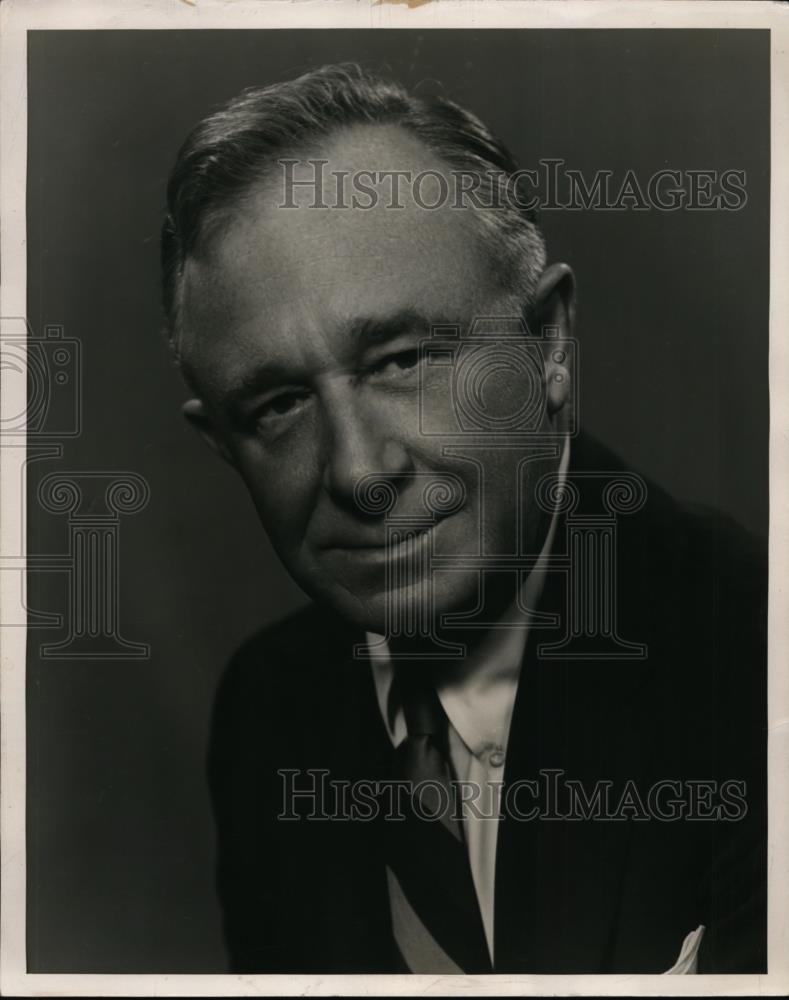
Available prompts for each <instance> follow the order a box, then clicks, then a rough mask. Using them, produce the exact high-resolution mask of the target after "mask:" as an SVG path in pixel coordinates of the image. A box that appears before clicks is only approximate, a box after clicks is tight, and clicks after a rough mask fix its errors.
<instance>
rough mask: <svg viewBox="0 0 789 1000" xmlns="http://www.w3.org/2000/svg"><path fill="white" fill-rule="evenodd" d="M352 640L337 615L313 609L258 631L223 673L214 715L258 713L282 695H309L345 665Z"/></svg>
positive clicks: (304, 610) (241, 647) (243, 645)
mask: <svg viewBox="0 0 789 1000" xmlns="http://www.w3.org/2000/svg"><path fill="white" fill-rule="evenodd" d="M353 640H354V636H353V634H352V633H351V631H350V629H349V628H348V627H347V626H345V625H344V624H343V623H342V622H341V621H340V620H339V619H338V617H337V616H336V615H334V614H332V613H331V612H330V611H328V610H326V609H324V608H321V607H319V606H317V605H315V604H310V605H308V606H307V607H304V608H300V609H299V610H297V611H295V612H293V613H292V614H290V615H288V616H287V617H285V618H283V619H280V620H279V621H277V622H274V623H273V624H271V625H268V626H266V627H265V628H261V629H259V630H258V631H257V632H254V633H253V634H252V635H250V636H248V637H247V638H246V639H245V640H244V641H243V642H242V643H241V644H240V645H239V647H238V648H237V649H236V651H235V652H234V653H233V655H232V657H231V658H230V660H229V662H228V664H227V666H226V667H225V669H224V672H223V674H222V677H221V679H220V683H219V687H218V689H217V696H216V710H215V714H219V713H221V712H222V710H223V709H226V708H229V707H230V706H231V705H232V706H234V708H236V709H238V708H241V707H242V706H243V705H244V704H247V705H250V706H251V707H254V709H255V710H257V711H258V712H260V711H261V708H262V707H263V706H265V705H266V704H268V703H269V702H270V701H272V700H275V701H276V702H277V703H278V704H281V698H282V695H283V694H286V693H288V692H291V691H292V692H294V693H296V692H298V691H301V692H302V693H303V692H304V691H305V690H310V688H311V687H312V686H313V681H314V679H315V678H317V677H319V676H320V675H321V674H323V673H325V668H326V666H327V665H328V664H329V663H331V662H337V661H339V660H342V658H343V657H344V656H346V655H347V653H348V651H349V650H350V648H351V645H352V643H353Z"/></svg>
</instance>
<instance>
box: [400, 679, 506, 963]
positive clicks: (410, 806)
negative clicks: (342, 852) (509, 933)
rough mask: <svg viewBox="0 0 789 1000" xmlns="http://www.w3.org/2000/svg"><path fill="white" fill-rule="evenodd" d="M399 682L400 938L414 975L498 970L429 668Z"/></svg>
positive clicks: (444, 720) (444, 722)
mask: <svg viewBox="0 0 789 1000" xmlns="http://www.w3.org/2000/svg"><path fill="white" fill-rule="evenodd" d="M395 684H396V685H397V689H398V691H399V694H400V698H401V701H402V705H403V712H404V715H405V721H406V728H407V730H408V736H407V738H406V739H405V740H404V741H403V742H402V743H401V744H400V746H399V747H398V748H397V750H396V751H395V755H394V756H395V759H394V775H393V777H394V778H395V779H398V780H402V781H406V782H408V785H409V788H411V789H413V795H412V796H403V800H402V801H403V805H404V809H403V812H404V814H405V819H404V820H401V821H398V820H387V821H386V824H385V825H386V832H385V842H386V858H387V878H388V882H389V898H390V904H391V911H392V925H393V932H394V936H395V941H396V943H397V946H398V950H399V953H400V956H401V958H402V960H403V964H404V967H405V970H407V971H410V972H414V973H459V972H469V973H485V972H488V973H489V972H491V964H490V958H489V955H488V950H487V945H486V942H485V931H484V927H483V923H482V916H481V914H480V910H479V904H478V902H477V894H476V891H475V889H474V882H473V879H472V876H471V867H470V865H469V859H468V850H467V847H466V843H465V838H464V836H463V823H462V819H461V818H459V813H458V811H457V804H456V799H455V795H454V794H453V792H454V789H453V786H452V784H451V781H452V771H451V766H450V762H449V752H448V744H447V730H448V720H447V717H446V714H445V712H444V710H443V708H442V707H441V702H440V701H439V699H438V695H437V694H436V692H435V688H434V687H433V685H432V683H431V682H430V679H429V672H428V670H427V669H426V668H425V667H424V665H423V664H413V665H408V666H405V667H399V668H398V671H397V675H396V678H395Z"/></svg>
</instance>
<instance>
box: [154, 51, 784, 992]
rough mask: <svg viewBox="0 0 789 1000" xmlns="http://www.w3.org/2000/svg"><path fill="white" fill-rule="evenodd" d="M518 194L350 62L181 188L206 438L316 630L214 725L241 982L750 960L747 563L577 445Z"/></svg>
mask: <svg viewBox="0 0 789 1000" xmlns="http://www.w3.org/2000/svg"><path fill="white" fill-rule="evenodd" d="M517 178H518V175H517V167H516V164H515V163H514V162H513V160H512V157H511V155H510V154H509V153H508V151H507V150H506V149H505V147H504V146H503V145H502V144H501V143H500V142H499V141H498V140H497V139H496V138H495V137H494V136H493V135H492V134H491V133H490V132H489V130H488V129H487V128H486V127H485V125H484V124H483V123H482V122H480V121H479V120H478V119H477V118H476V117H474V116H473V115H472V114H470V113H469V112H467V111H465V110H464V109H462V108H460V107H458V106H457V105H455V104H453V103H451V102H449V101H447V100H444V99H441V100H427V99H424V98H420V97H415V96H412V95H409V94H408V93H407V92H406V91H404V90H403V89H402V88H401V87H399V86H398V85H396V84H394V83H391V82H387V81H382V80H379V79H377V78H374V77H372V76H370V75H367V74H365V73H363V72H362V71H361V70H359V69H358V68H356V67H354V66H337V67H326V68H324V69H322V70H319V71H316V72H313V73H310V74H307V75H306V76H303V77H301V78H299V79H296V80H293V81H290V82H286V83H282V84H278V85H276V86H273V87H269V88H267V89H262V90H252V91H248V92H245V93H244V94H242V95H241V96H239V97H238V98H237V99H235V100H234V101H232V102H231V103H230V104H229V105H228V106H227V107H225V108H224V109H222V110H220V111H218V112H217V113H215V114H213V115H211V116H210V117H209V118H207V119H206V120H205V121H203V122H202V123H200V124H199V125H198V126H197V127H196V128H195V130H194V131H193V132H192V133H191V135H190V136H189V137H188V139H187V141H186V143H185V144H184V146H183V148H182V149H181V151H180V153H179V156H178V160H177V162H176V165H175V168H174V170H173V173H172V176H171V180H170V185H169V189H168V216H167V219H166V222H165V226H164V230H163V242H162V249H163V273H164V300H165V309H166V315H167V321H168V327H169V334H170V338H171V343H172V346H173V350H174V354H175V357H176V360H177V362H178V364H179V366H180V368H181V370H182V372H183V375H184V377H185V379H186V382H187V384H188V386H189V388H190V390H191V392H192V398H190V399H189V400H188V402H187V403H186V404H185V405H184V413H185V416H186V417H187V419H188V420H189V421H190V423H192V424H193V425H194V426H195V427H196V428H197V430H198V431H199V432H200V433H201V434H202V435H203V437H204V438H205V439H206V441H207V442H208V443H209V444H210V445H211V447H212V448H214V449H215V450H216V451H217V452H218V453H219V454H220V455H221V456H222V457H223V458H225V459H226V460H227V461H228V462H230V463H231V464H232V465H233V466H234V467H235V468H236V469H237V470H238V472H239V474H240V475H241V477H242V479H243V481H244V483H245V484H246V486H247V488H248V490H249V492H250V495H251V497H252V499H253V502H254V504H255V506H256V509H257V511H258V513H259V515H260V519H261V521H262V523H263V525H264V527H265V529H266V531H267V532H268V534H269V537H270V539H271V541H272V543H273V545H274V547H275V549H276V551H277V553H278V554H279V556H280V558H281V559H282V562H283V563H284V565H285V566H286V568H287V569H288V571H289V572H290V573H291V574H292V576H293V578H294V579H295V580H296V581H297V582H298V584H299V585H300V586H301V587H302V588H303V590H304V591H305V592H306V593H307V594H308V595H309V596H310V597H311V598H312V599H313V602H314V603H313V604H312V606H310V607H309V608H307V609H306V610H304V611H302V612H299V613H298V614H296V615H295V616H293V617H291V618H290V619H288V620H287V621H285V622H282V623H280V624H277V625H275V626H273V627H271V628H269V629H266V630H264V631H262V632H261V633H259V634H258V635H256V636H254V637H252V638H251V639H249V640H248V641H247V642H246V643H245V644H244V645H243V646H242V647H241V649H240V650H239V652H238V653H237V655H236V656H235V657H234V659H233V661H232V662H231V664H230V666H229V667H228V670H227V672H226V674H225V677H224V679H223V682H222V685H221V688H220V691H219V694H218V697H217V703H216V711H215V716H214V723H213V733H212V746H211V757H210V776H211V786H212V793H213V797H214V803H215V808H216V815H217V823H218V832H219V861H218V885H219V891H220V895H221V899H222V903H223V906H224V911H225V927H226V935H227V942H228V947H229V951H230V954H231V959H232V967H233V968H234V969H236V970H238V971H244V972H318V973H331V972H407V971H410V972H417V973H419V972H425V973H439V972H449V973H451V972H456V973H457V972H468V973H484V972H507V973H514V972H534V973H541V972H542V973H612V972H630V973H634V972H655V973H662V972H675V973H682V972H693V971H697V970H699V971H721V972H726V971H731V972H754V971H760V970H763V969H764V963H765V957H764V948H765V941H764V938H765V928H764V920H765V915H764V881H765V865H764V839H765V825H764V803H765V789H764V755H765V741H764V723H765V702H764V677H765V661H766V654H765V627H766V611H765V608H766V577H765V571H764V567H763V561H762V556H761V553H760V552H759V550H758V547H757V546H755V545H754V544H753V542H752V541H751V540H750V539H749V538H748V537H746V536H745V533H744V532H741V531H740V530H739V529H738V528H737V527H736V526H735V525H733V524H731V523H730V522H728V521H726V520H725V519H724V518H722V517H721V516H719V515H716V514H715V513H714V512H712V511H695V510H694V511H691V510H688V509H685V508H683V507H681V506H679V505H678V504H677V503H675V502H674V501H673V500H671V499H670V498H669V497H667V496H666V495H665V494H664V493H663V492H662V491H661V490H660V489H659V488H658V487H657V486H654V485H653V484H647V483H645V482H644V480H643V479H641V477H639V476H637V475H635V474H633V473H631V472H630V471H628V470H626V469H624V468H623V466H622V464H621V462H619V460H618V459H616V458H615V456H613V455H612V454H610V453H609V452H608V451H606V450H605V449H604V448H602V447H601V446H599V445H597V444H595V443H594V442H592V441H590V440H589V439H588V438H586V437H585V436H584V435H583V434H579V433H578V426H577V395H578V386H577V381H578V370H577V366H576V365H575V350H574V341H573V329H572V327H573V321H574V281H573V276H572V272H571V271H570V269H569V268H568V267H567V266H566V265H565V264H547V263H546V252H545V243H544V240H543V237H542V235H541V233H540V231H539V229H538V227H537V224H536V220H535V218H534V216H533V214H532V213H531V211H530V209H529V207H528V206H527V205H526V204H525V202H524V200H523V199H521V198H519V193H518V185H517V183H516V181H517ZM637 335H638V331H636V330H634V331H633V336H634V337H635V336H637ZM595 391H600V387H595ZM622 419H628V415H627V414H626V413H623V414H622ZM403 790H405V792H404V794H403Z"/></svg>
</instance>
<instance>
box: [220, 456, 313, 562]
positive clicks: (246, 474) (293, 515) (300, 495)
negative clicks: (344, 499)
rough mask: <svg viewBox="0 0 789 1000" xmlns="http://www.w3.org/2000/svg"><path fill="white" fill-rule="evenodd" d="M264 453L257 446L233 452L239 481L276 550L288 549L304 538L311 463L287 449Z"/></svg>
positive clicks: (310, 505) (310, 498)
mask: <svg viewBox="0 0 789 1000" xmlns="http://www.w3.org/2000/svg"><path fill="white" fill-rule="evenodd" d="M279 451H280V450H279V449H276V450H275V452H276V453H275V452H272V453H267V452H264V451H263V449H262V448H260V447H259V446H258V445H257V444H247V445H244V446H242V447H241V448H238V449H236V461H237V465H238V470H239V472H240V474H241V478H242V479H243V480H244V483H245V485H246V487H247V489H248V490H249V493H250V496H251V497H252V501H253V503H254V505H255V509H256V510H257V512H258V516H259V518H260V520H261V523H262V524H263V527H264V528H265V529H266V532H267V533H268V534H269V537H270V539H271V542H272V544H273V545H274V547H275V549H277V550H292V549H293V547H294V545H295V544H296V543H297V542H299V541H300V540H301V539H302V538H303V537H304V528H305V525H306V524H307V522H308V521H309V518H310V514H311V512H312V509H313V506H314V502H315V495H316V490H317V484H316V476H315V474H313V473H312V472H311V471H310V470H311V468H312V465H311V463H309V462H308V461H303V460H301V458H300V456H299V454H298V453H297V452H296V451H294V450H293V449H290V450H288V451H287V453H285V454H280V453H279Z"/></svg>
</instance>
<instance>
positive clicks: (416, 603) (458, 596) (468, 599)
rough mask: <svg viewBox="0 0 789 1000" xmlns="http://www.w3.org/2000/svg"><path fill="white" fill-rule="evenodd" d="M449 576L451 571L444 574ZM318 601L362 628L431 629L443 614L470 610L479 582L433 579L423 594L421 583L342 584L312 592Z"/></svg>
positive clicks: (402, 632)
mask: <svg viewBox="0 0 789 1000" xmlns="http://www.w3.org/2000/svg"><path fill="white" fill-rule="evenodd" d="M446 576H447V577H451V576H452V574H446ZM314 597H315V599H316V600H317V601H319V602H320V603H321V604H324V605H327V604H328V605H330V606H331V607H333V608H334V610H335V611H336V612H337V613H338V614H339V615H340V617H342V618H343V619H344V620H345V621H347V622H349V623H350V624H351V625H354V626H356V627H357V628H359V629H363V630H364V631H365V632H374V633H376V634H377V635H385V636H386V635H389V636H394V635H401V636H404V637H405V636H406V635H410V634H414V635H416V636H419V635H422V636H424V635H429V634H431V633H433V631H434V629H435V627H436V624H437V622H438V621H439V620H440V618H441V617H442V616H443V615H446V614H452V613H457V612H473V611H474V610H475V609H476V607H477V600H478V584H477V578H476V575H474V576H473V578H471V579H468V580H466V579H464V580H460V579H454V580H453V579H435V580H434V586H433V593H432V595H430V597H432V600H431V599H430V597H426V588H425V587H423V586H419V585H416V586H413V585H412V586H409V587H406V588H402V589H400V590H396V591H387V590H385V589H383V588H382V589H378V590H376V591H369V590H368V591H364V590H361V589H360V590H356V591H351V590H348V589H344V588H342V589H341V588H337V589H336V590H335V589H333V591H332V592H331V593H327V592H325V591H324V592H323V593H322V594H315V595H314Z"/></svg>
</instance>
